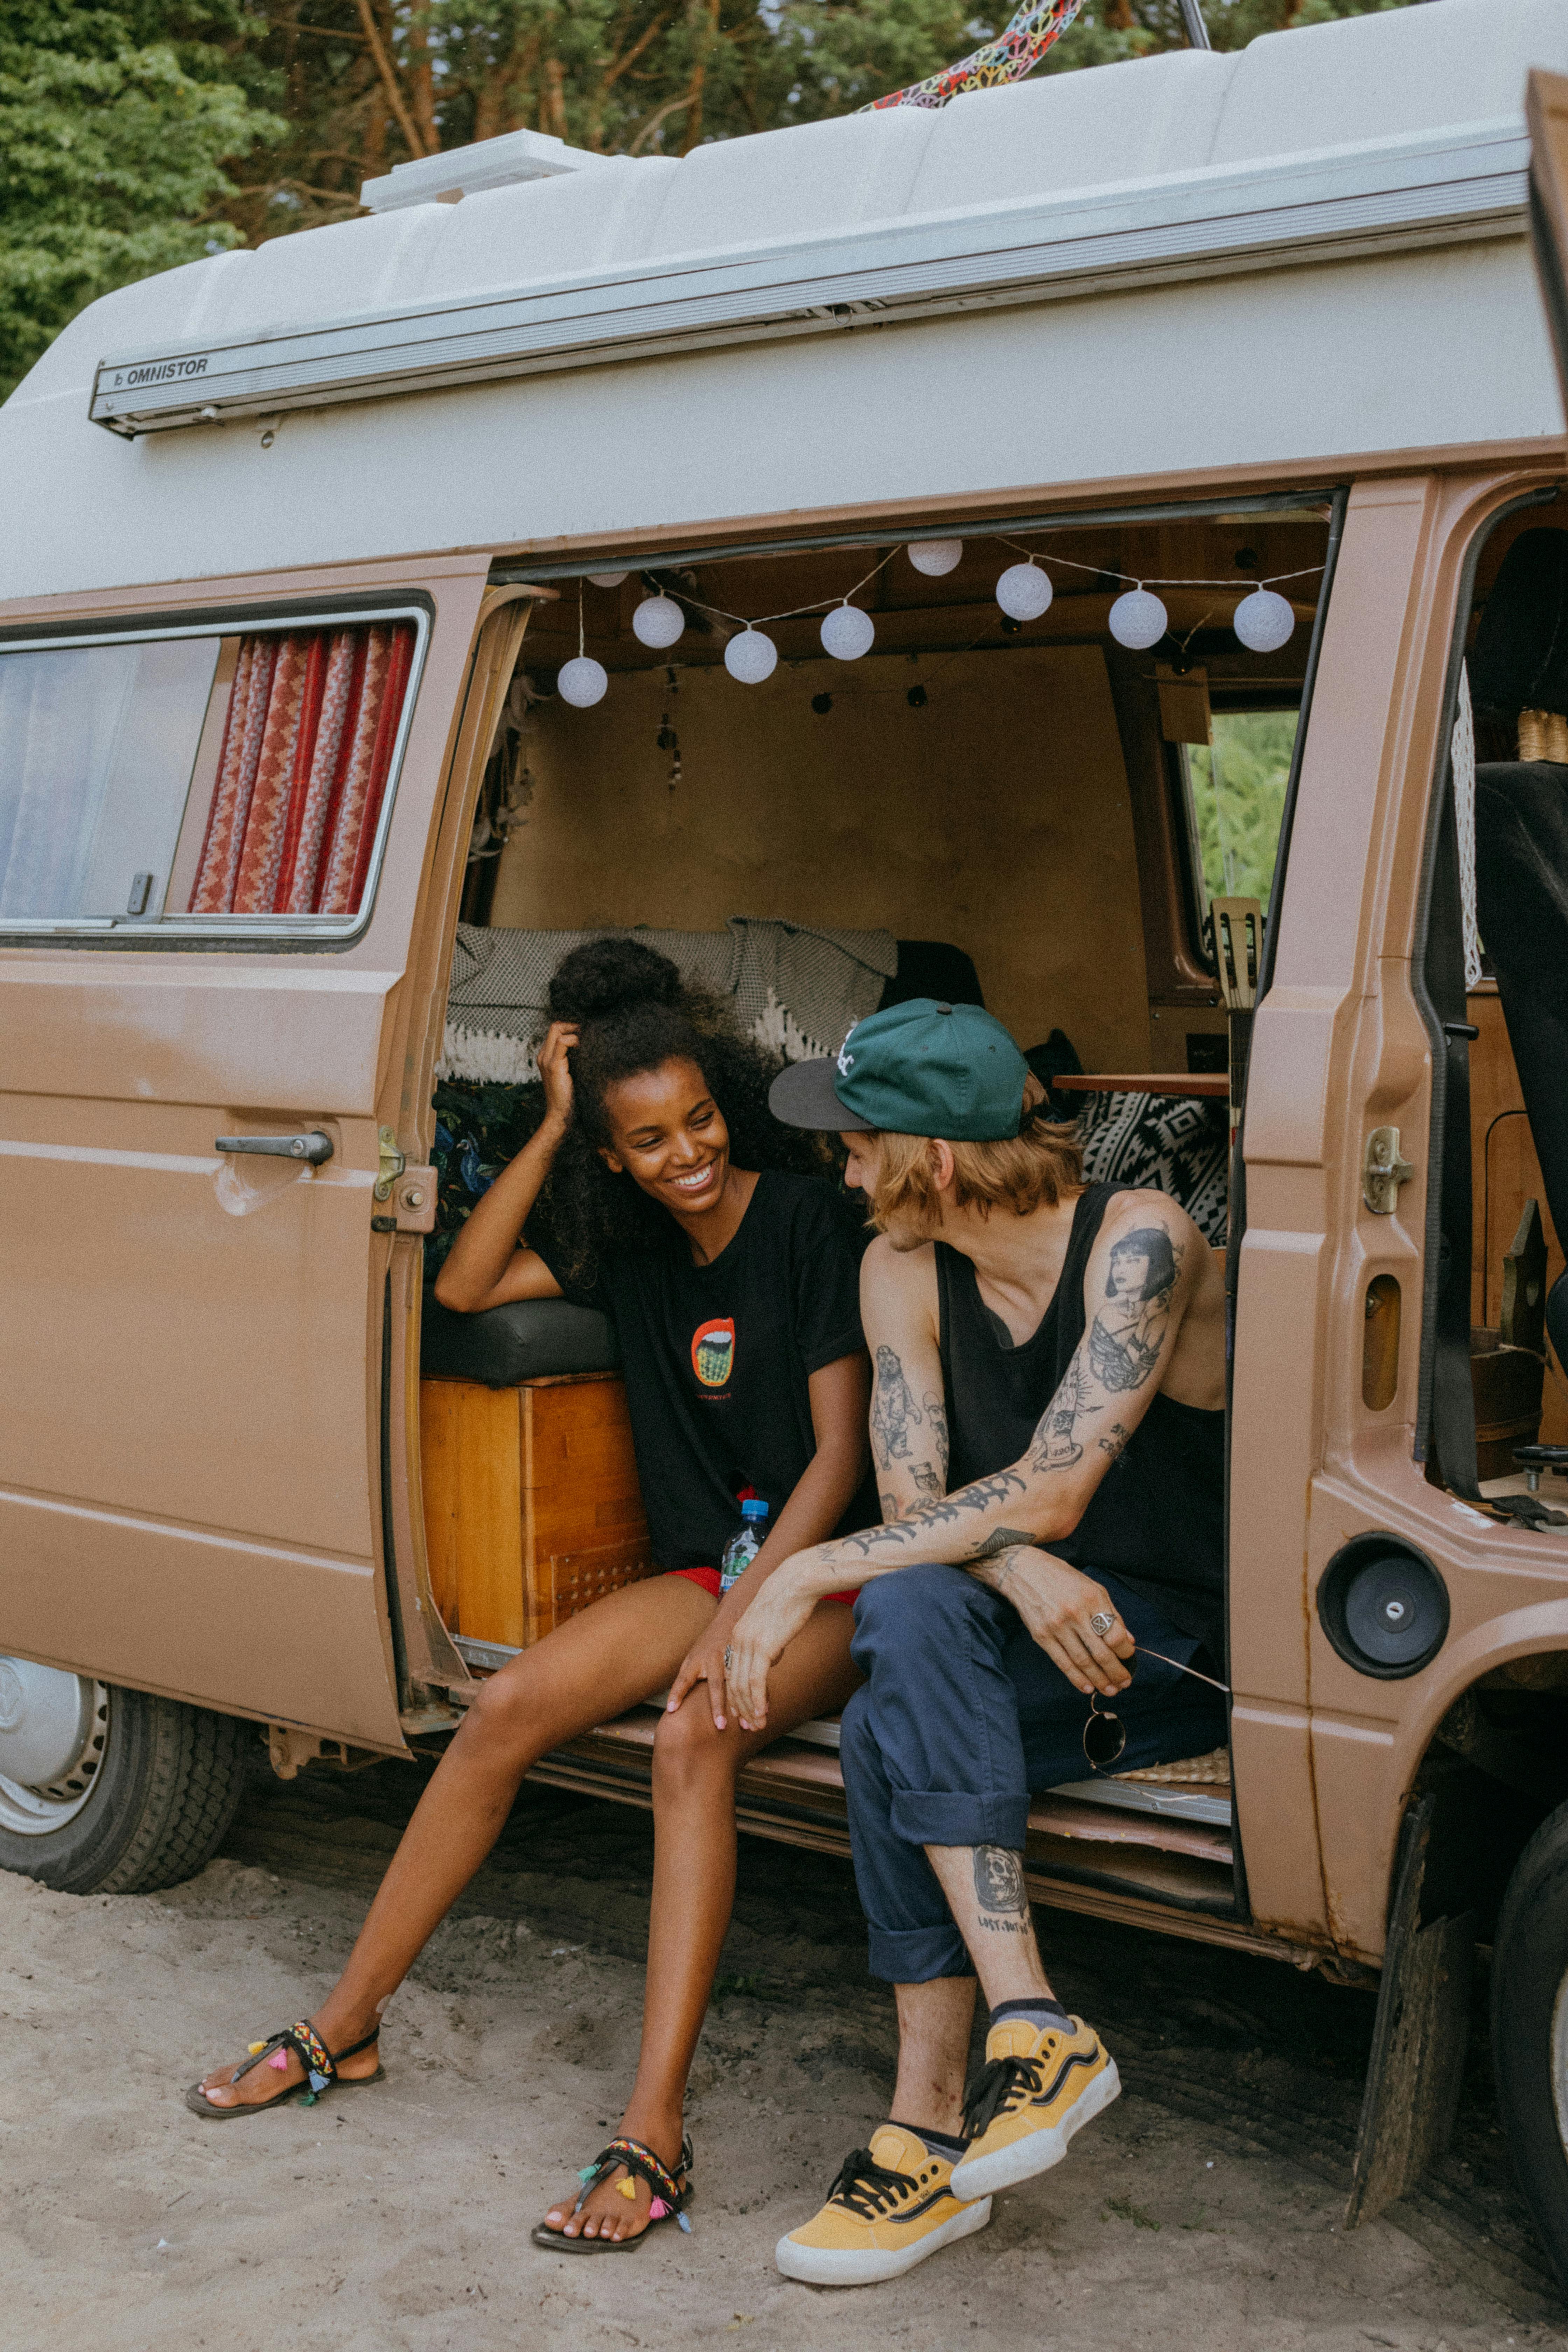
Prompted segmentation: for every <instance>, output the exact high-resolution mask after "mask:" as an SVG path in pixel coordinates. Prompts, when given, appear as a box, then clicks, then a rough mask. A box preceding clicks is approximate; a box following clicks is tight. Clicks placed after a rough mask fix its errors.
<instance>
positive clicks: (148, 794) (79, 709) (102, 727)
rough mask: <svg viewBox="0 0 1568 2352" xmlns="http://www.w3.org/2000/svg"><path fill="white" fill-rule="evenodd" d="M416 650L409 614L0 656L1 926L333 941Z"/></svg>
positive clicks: (367, 880) (361, 858) (377, 798)
mask: <svg viewBox="0 0 1568 2352" xmlns="http://www.w3.org/2000/svg"><path fill="white" fill-rule="evenodd" d="M422 641H423V615H413V614H401V613H400V614H387V615H385V616H384V617H383V616H375V617H373V618H368V619H360V618H357V617H356V618H354V619H353V620H350V619H347V618H346V617H345V618H344V619H343V620H342V621H341V622H333V621H331V620H330V619H329V620H321V619H318V618H316V617H315V616H312V617H311V619H310V622H309V623H306V624H302V625H295V626H289V625H282V626H279V627H275V628H268V629H251V630H246V631H243V632H235V631H233V630H232V629H231V630H230V631H229V632H227V633H225V632H224V631H222V630H221V628H217V627H215V628H213V629H211V630H206V631H203V632H201V633H199V634H197V633H192V634H190V635H169V636H164V637H142V638H140V639H137V638H130V637H121V638H101V639H100V640H98V641H97V642H95V643H88V644H82V643H76V644H73V645H69V646H48V645H44V646H39V645H37V644H35V645H32V646H18V647H3V646H0V929H6V930H37V929H62V928H63V929H69V930H74V931H80V930H88V931H93V930H107V929H129V928H132V927H134V928H135V929H137V930H139V931H144V930H145V929H147V927H148V926H154V927H156V928H157V929H159V930H161V931H163V932H169V931H176V932H185V931H194V932H201V933H205V934H206V935H208V936H211V935H213V934H214V933H215V932H216V933H217V934H218V935H220V936H221V935H223V934H225V933H228V934H231V935H232V934H234V933H237V932H238V933H240V935H242V936H247V935H249V933H250V932H251V931H253V930H254V929H256V928H258V924H259V925H261V926H265V927H266V928H267V929H273V928H277V929H286V930H289V931H291V932H302V933H304V934H305V935H307V936H309V935H310V934H311V933H313V932H326V933H328V934H331V933H341V932H342V930H343V929H344V928H345V927H347V926H349V925H351V924H352V923H353V919H354V918H355V917H356V916H357V915H358V914H359V913H360V912H361V911H362V910H363V908H364V907H365V906H366V905H367V904H368V899H369V893H370V889H371V886H372V883H373V880H374V872H373V869H374V860H375V855H376V849H377V845H378V843H379V840H380V837H381V834H382V832H383V829H384V828H383V824H382V819H383V815H384V811H385V809H386V806H387V803H388V800H389V796H390V792H391V789H392V786H393V784H394V782H395V770H396V764H397V760H398V757H399V755H400V751H401V746H402V740H403V737H404V734H405V719H406V717H407V715H408V711H409V709H410V707H411V704H412V700H413V692H412V689H413V686H414V683H415V672H416V664H417V658H418V655H419V652H420V649H421V646H422ZM237 919H243V930H241V925H240V923H238V922H237Z"/></svg>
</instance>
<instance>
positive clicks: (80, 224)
mask: <svg viewBox="0 0 1568 2352" xmlns="http://www.w3.org/2000/svg"><path fill="white" fill-rule="evenodd" d="M230 29H231V30H234V29H237V24H236V25H232V26H231V27H230ZM176 36H181V37H176ZM219 54H220V53H218V52H216V51H215V50H214V49H213V47H212V45H211V43H210V41H208V40H205V39H204V38H203V37H202V28H201V27H200V26H193V25H192V23H191V22H190V18H189V12H188V11H187V12H186V13H185V18H184V21H183V22H182V21H179V20H178V19H177V18H176V16H175V12H174V11H173V10H170V9H163V8H159V7H157V6H154V5H149V0H142V5H127V6H125V7H124V8H120V9H116V8H113V7H105V6H101V5H65V6H59V5H42V0H6V5H5V12H4V15H3V16H0V394H4V393H5V392H8V391H9V390H10V389H11V387H12V386H13V384H15V383H16V381H17V380H18V379H19V378H20V377H21V376H22V375H23V374H25V373H26V370H27V369H28V368H29V367H30V366H31V365H32V364H33V362H34V361H35V360H36V359H37V357H38V355H39V353H40V352H42V351H44V349H45V348H46V346H47V344H48V343H49V341H51V339H52V338H53V337H54V336H55V335H56V334H58V331H59V330H60V328H61V327H62V326H64V325H65V323H66V321H67V320H68V319H70V318H72V317H74V316H75V314H76V312H77V311H78V310H80V309H81V308H82V306H83V305H84V304H85V303H88V302H90V301H92V300H93V299H95V298H96V297H97V296H98V295H100V294H102V293H105V292H107V291H108V290H109V289H110V288H112V287H115V286H123V285H125V284H127V283H128V282H129V281H130V280H131V279H132V278H145V277H147V276H149V275H151V273H152V272H153V271H154V270H159V269H171V268H174V266H175V265H176V264H177V263H180V262H183V261H194V260H196V259H199V257H201V256H202V255H203V254H204V253H209V252H213V251H216V250H217V249H218V248H220V247H224V246H228V245H237V244H240V243H241V242H243V239H242V236H241V233H240V232H239V231H238V230H237V228H236V227H235V226H233V225H232V224H230V223H229V222H227V221H223V220H219V219H216V217H215V216H214V215H213V209H212V208H213V206H214V205H215V204H216V201H217V200H218V199H219V198H221V197H223V196H225V195H226V194H229V193H230V190H231V186H232V183H231V182H230V181H229V179H228V177H227V175H226V173H225V171H224V168H223V159H224V158H225V157H226V156H229V155H233V154H235V153H236V152H239V151H242V150H244V149H247V148H248V147H250V146H251V145H253V144H254V143H255V142H256V141H257V139H258V138H260V137H266V136H269V135H272V134H273V133H274V131H282V129H283V125H282V124H281V123H280V122H279V123H275V122H274V121H273V120H272V118H271V117H269V116H268V115H265V114H262V113H260V112H258V110H256V109H255V108H254V107H252V106H251V104H250V103H249V101H248V100H247V98H246V97H245V95H244V93H243V92H242V91H241V90H239V89H237V88H236V87H235V86H234V85H233V84H232V83H230V82H228V81H226V80H223V79H219V78H218V76H217V73H216V70H215V67H216V60H217V57H218V55H219Z"/></svg>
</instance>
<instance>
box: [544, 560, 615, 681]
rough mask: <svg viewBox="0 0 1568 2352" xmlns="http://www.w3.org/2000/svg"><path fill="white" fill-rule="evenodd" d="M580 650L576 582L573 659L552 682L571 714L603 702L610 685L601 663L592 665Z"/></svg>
mask: <svg viewBox="0 0 1568 2352" xmlns="http://www.w3.org/2000/svg"><path fill="white" fill-rule="evenodd" d="M583 647H584V637H583V583H582V582H581V581H579V582H578V583H577V653H576V658H575V659H574V660H573V661H569V662H563V664H562V666H561V669H560V672H559V674H558V675H557V677H556V680H555V691H556V693H557V694H558V695H559V696H560V697H561V699H562V700H563V702H569V703H570V704H571V705H572V708H573V709H574V710H589V709H592V708H593V706H594V704H595V702H603V700H604V698H605V691H606V689H607V688H608V686H609V683H610V678H609V673H608V671H607V670H606V669H605V665H604V663H603V662H596V661H595V659H594V657H593V656H592V654H588V653H584V649H583Z"/></svg>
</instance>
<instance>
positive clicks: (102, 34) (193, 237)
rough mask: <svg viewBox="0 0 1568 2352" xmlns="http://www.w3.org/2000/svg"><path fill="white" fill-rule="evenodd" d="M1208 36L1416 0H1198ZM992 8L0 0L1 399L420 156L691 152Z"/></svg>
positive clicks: (798, 107) (822, 101)
mask: <svg viewBox="0 0 1568 2352" xmlns="http://www.w3.org/2000/svg"><path fill="white" fill-rule="evenodd" d="M1204 5H1205V15H1206V18H1207V22H1208V25H1209V29H1210V33H1211V36H1212V37H1213V40H1214V43H1215V47H1216V48H1239V47H1244V46H1245V45H1246V43H1247V41H1249V40H1252V39H1255V38H1256V37H1257V36H1258V34H1259V33H1264V32H1271V31H1275V30H1278V29H1280V28H1283V27H1285V26H1290V25H1305V24H1314V23H1318V22H1321V21H1322V20H1323V19H1325V18H1329V17H1334V16H1358V15H1362V14H1363V13H1365V12H1366V11H1367V10H1368V9H1369V8H1373V7H1389V6H1402V5H1412V0H1204ZM1009 14H1010V8H1009V5H1008V0H986V5H984V7H983V8H981V9H979V10H978V11H977V12H975V13H971V12H970V11H969V10H968V9H967V8H966V7H965V5H963V0H762V5H758V0H63V5H58V6H51V5H45V0H4V7H3V10H0V394H3V393H4V392H5V391H8V390H9V389H10V387H11V386H12V385H13V384H14V383H16V380H17V378H18V377H19V376H20V375H21V374H22V373H25V371H26V368H27V367H29V366H30V365H31V364H32V362H33V361H34V360H35V359H36V358H37V356H38V354H39V352H42V351H43V350H44V348H45V346H46V345H47V342H48V341H49V340H50V338H51V336H53V335H54V334H56V333H58V331H59V329H60V328H61V327H62V326H63V325H64V324H65V322H66V320H68V319H69V318H71V317H72V316H73V315H74V314H75V312H76V311H77V310H79V309H80V308H81V307H82V305H83V304H84V303H87V302H89V301H91V300H92V299H94V298H95V297H96V296H97V295H99V294H100V293H103V292H105V291H107V290H108V289H110V288H111V287H114V286H121V285H124V284H126V283H128V282H129V281H130V280H131V279H132V278H142V277H145V276H147V275H149V274H150V273H151V272H153V271H154V270H160V269H168V268H174V266H175V265H177V264H178V263H180V262H184V261H191V260H195V259H198V258H199V257H201V256H202V255H203V254H205V253H212V252H216V251H219V250H221V249H222V248H223V247H226V246H231V245H237V244H248V245H258V244H260V243H262V242H263V241H264V240H266V239H267V238H268V237H272V236H281V235H286V234H289V233H291V232H293V231H295V230H298V229H301V228H313V227H316V226H319V225H321V224H322V223H324V222H329V221H333V220H345V219H349V218H351V217H352V216H353V214H354V212H355V211H356V210H357V208H358V197H359V189H360V184H361V182H362V181H363V180H366V179H373V178H377V177H379V176H380V175H381V174H382V173H385V172H388V171H390V170H391V169H392V168H393V166H394V165H395V164H396V163H401V162H403V161H405V159H406V158H407V157H409V156H411V155H423V154H432V153H435V152H437V150H438V149H440V148H444V147H455V146H462V145H464V144H466V143H467V142H468V141H470V140H475V139H489V138H492V137H494V136H495V135H496V134H497V133H499V132H501V131H513V130H518V129H531V130H538V131H549V132H552V133H553V134H554V135H555V136H556V137H558V138H563V139H565V140H567V141H568V142H570V143H572V144H573V145H574V146H582V147H587V148H591V149H593V150H595V152H604V153H616V154H644V155H647V154H658V153H665V154H684V153H686V152H689V150H690V149H691V148H692V147H694V146H696V145H698V144H699V143H700V142H702V141H706V140H712V139H732V138H736V137H739V136H742V135H743V134H745V133H746V132H749V131H769V130H773V129H776V128H778V127H779V126H780V125H782V124H784V123H791V122H810V121H820V120H822V119H824V118H826V117H828V116H832V115H840V114H846V113H849V112H852V111H853V110H855V109H856V108H858V107H861V106H864V105H866V104H867V103H868V101H869V100H872V99H874V98H879V97H881V96H884V95H885V94H886V93H887V92H888V91H889V90H894V89H901V88H902V87H903V86H904V85H905V84H906V83H909V82H912V81H919V80H921V79H924V78H925V76H927V75H928V74H931V73H935V72H937V71H939V70H940V69H941V68H942V67H944V66H946V65H949V64H951V63H952V62H953V61H954V60H955V59H956V58H961V57H963V56H965V55H967V53H968V52H969V51H970V50H971V49H973V48H974V47H976V46H978V45H979V44H980V43H981V42H983V41H985V40H987V39H989V38H991V37H993V36H994V34H995V33H996V32H997V31H999V30H1000V29H1001V26H1003V24H1004V23H1005V21H1006V18H1007V16H1008V15H1009ZM1185 40H1186V35H1185V32H1184V27H1183V23H1182V15H1181V9H1180V6H1179V5H1178V0H1087V5H1086V6H1085V8H1084V10H1083V13H1082V14H1081V16H1079V18H1078V20H1077V21H1076V23H1074V24H1073V25H1072V26H1069V27H1068V31H1067V32H1066V33H1065V34H1064V35H1063V37H1062V38H1061V39H1060V40H1059V41H1058V43H1057V45H1056V47H1054V48H1052V49H1051V50H1050V51H1049V52H1048V53H1047V57H1046V58H1045V60H1044V63H1043V67H1042V68H1041V69H1042V70H1043V71H1045V72H1047V73H1070V72H1074V71H1076V70H1077V69H1078V68H1080V67H1083V66H1091V65H1101V64H1106V63H1110V62H1112V61H1114V60H1116V59H1119V58H1136V57H1144V56H1148V55H1151V54H1152V53H1153V52H1155V51H1156V50H1160V49H1168V48H1180V47H1184V44H1185Z"/></svg>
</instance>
